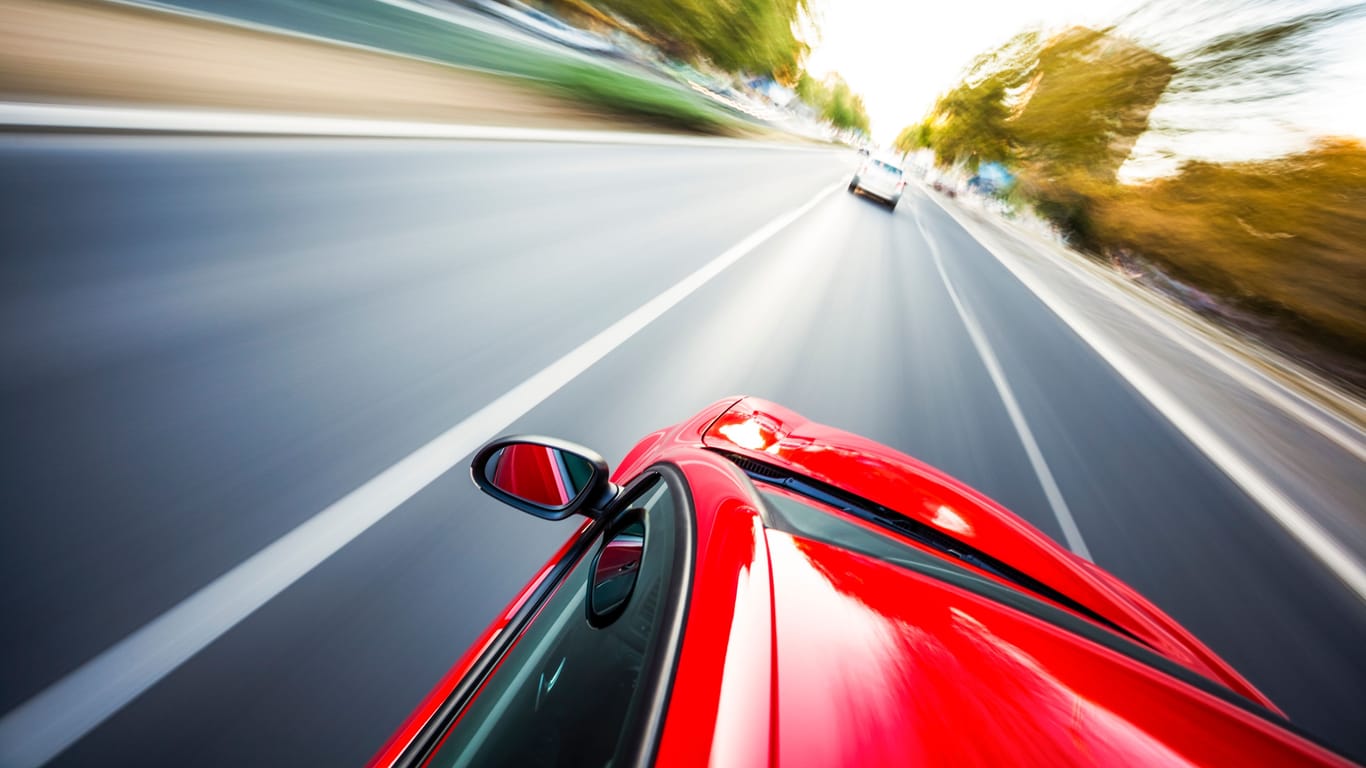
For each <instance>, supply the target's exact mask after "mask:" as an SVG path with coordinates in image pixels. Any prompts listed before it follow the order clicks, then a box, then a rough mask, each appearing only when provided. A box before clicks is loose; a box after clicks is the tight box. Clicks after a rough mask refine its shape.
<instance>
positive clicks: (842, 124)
mask: <svg viewBox="0 0 1366 768" xmlns="http://www.w3.org/2000/svg"><path fill="white" fill-rule="evenodd" d="M797 96H798V97H799V98H800V99H801V100H802V101H804V102H806V103H807V104H809V105H811V107H812V108H813V109H815V110H816V111H817V112H819V113H820V114H821V116H822V117H824V118H825V119H826V120H828V121H830V124H831V125H833V126H835V127H836V128H840V129H844V130H856V131H862V132H863V133H864V134H867V133H868V132H869V122H868V111H867V110H866V109H865V108H864V105H863V97H862V96H859V95H858V94H857V93H854V90H853V89H852V88H850V87H849V84H848V83H846V82H845V81H844V78H843V77H840V75H839V74H838V73H834V74H831V75H829V76H828V77H826V78H825V79H824V80H817V79H816V78H814V77H812V76H811V75H810V74H809V73H806V72H803V73H802V76H801V78H800V79H798V81H797Z"/></svg>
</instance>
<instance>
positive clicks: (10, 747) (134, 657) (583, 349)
mask: <svg viewBox="0 0 1366 768" xmlns="http://www.w3.org/2000/svg"><path fill="white" fill-rule="evenodd" d="M838 188H839V187H838V186H835V187H830V188H827V189H825V190H822V191H821V192H820V193H819V194H817V195H816V196H815V197H813V198H812V199H811V200H809V201H808V202H806V203H804V204H803V205H801V206H800V207H798V208H796V209H794V210H792V211H789V212H787V213H784V214H783V215H781V216H779V217H777V218H775V219H773V220H772V221H770V222H768V223H767V224H765V225H764V226H762V227H760V228H759V229H758V230H756V231H755V232H753V233H752V234H750V235H749V236H747V237H745V238H744V239H743V240H741V241H740V242H738V243H736V244H735V245H733V246H731V247H730V248H729V249H728V250H726V251H725V252H724V253H722V254H721V255H719V256H717V257H716V258H715V259H712V260H711V261H710V262H708V263H707V264H706V265H704V266H703V267H701V268H700V269H698V270H697V271H696V272H693V273H692V274H690V275H688V276H687V277H685V278H683V280H681V281H679V282H678V283H677V284H676V285H674V286H673V287H671V288H669V289H667V290H665V291H664V292H663V293H661V294H659V295H658V296H656V297H654V298H653V299H651V300H650V301H648V302H646V303H645V304H644V305H643V306H641V307H640V308H638V309H636V310H635V311H633V312H631V313H630V314H629V315H626V316H625V317H623V318H622V319H620V320H618V321H617V322H615V323H613V324H612V325H611V326H610V327H608V328H607V329H606V330H604V331H602V332H601V333H599V334H598V335H596V336H594V337H593V338H591V339H589V340H588V341H586V342H584V343H583V344H581V345H579V346H578V347H577V348H575V349H574V350H572V351H570V352H569V353H568V354H566V355H565V356H563V357H561V358H560V359H559V360H556V361H555V362H553V363H551V364H550V365H549V366H547V367H546V368H544V369H543V370H541V371H540V372H538V373H536V374H535V375H533V376H532V377H531V378H529V379H527V380H526V381H523V382H522V383H521V384H518V385H517V386H516V387H513V388H512V389H510V390H508V391H507V392H506V393H504V394H503V395H502V396H501V397H499V398H498V399H496V400H494V401H493V402H491V403H489V404H488V405H485V406H484V407H483V408H481V409H479V410H478V411H476V412H475V413H473V414H472V415H470V416H469V417H468V418H466V419H465V420H464V421H462V422H460V423H459V424H456V425H455V426H454V427H451V428H450V429H449V430H447V431H446V432H444V433H442V434H441V435H439V436H438V437H436V438H435V439H434V440H432V441H431V442H429V443H427V444H426V445H423V446H422V447H420V448H418V449H417V450H416V451H413V452H412V453H411V454H409V455H408V456H407V457H405V458H404V459H402V460H401V461H399V462H398V463H397V464H394V465H393V466H392V467H389V468H388V469H386V470H384V471H383V472H381V473H380V474H378V475H376V476H375V477H374V478H372V479H371V480H369V481H368V482H366V483H365V484H364V485H362V486H360V487H359V488H357V489H356V490H354V491H352V492H351V493H349V494H347V495H346V496H344V497H342V498H341V499H340V500H338V501H336V502H335V503H333V504H332V505H331V506H329V507H327V508H326V509H324V510H322V511H321V512H319V513H318V514H316V515H314V516H313V517H312V518H311V519H309V520H308V521H307V522H305V523H303V524H302V525H300V526H299V527H297V528H295V529H294V530H292V531H290V532H289V533H287V534H285V535H284V536H282V537H280V538H279V539H277V540H276V541H275V542H273V543H272V544H270V545H269V546H267V547H266V548H265V549H262V550H261V551H260V552H257V553H256V554H255V555H252V556H251V557H250V558H248V559H247V560H245V561H244V562H242V563H241V564H240V565H237V566H236V567H234V568H233V569H232V570H230V571H228V572H227V573H225V574H223V575H222V576H220V577H218V578H217V579H216V580H214V581H213V582H212V583H210V584H209V585H208V586H206V587H204V588H203V589H200V590H199V591H198V592H195V593H194V594H193V595H191V596H189V597H188V598H186V599H185V600H183V601H181V602H180V603H179V604H178V605H176V606H175V607H173V608H171V609H170V610H168V611H167V612H166V613H164V614H162V615H161V616H159V617H157V618H156V619H155V620H153V621H152V622H151V623H149V624H147V625H146V626H144V627H142V628H141V629H139V630H137V631H136V632H134V633H132V634H131V635H129V636H128V637H126V638H124V639H123V640H121V641H119V642H118V643H116V644H115V645H113V646H112V647H110V648H109V649H107V650H105V651H104V652H103V653H101V654H100V655H98V656H96V657H95V658H93V659H91V660H90V661H88V662H86V663H85V664H83V665H82V666H80V667H79V668H77V669H76V670H75V671H73V672H72V673H70V674H69V675H67V676H66V677H64V678H62V679H61V680H59V681H57V682H56V683H54V684H53V685H51V686H49V687H48V688H47V689H45V690H43V691H42V692H41V693H39V694H37V695H36V696H34V697H33V698H31V699H29V700H28V701H26V702H24V703H23V704H21V705H20V706H18V707H16V708H15V709H13V710H11V711H10V712H9V713H7V714H6V715H5V716H4V718H3V719H0V765H3V766H5V767H6V768H30V767H32V766H39V765H42V764H43V763H45V762H47V761H48V760H51V759H52V758H53V757H55V756H57V755H58V754H60V753H61V752H62V750H64V749H66V748H67V747H69V746H71V745H72V744H73V743H75V742H76V741H77V740H78V739H80V738H81V737H82V736H84V735H85V734H87V733H89V732H90V731H91V730H92V729H94V728H95V727H96V726H98V725H99V724H100V723H102V722H104V721H105V720H106V719H108V718H109V717H110V716H111V715H113V714H114V713H115V712H117V711H118V710H120V709H121V708H123V707H124V706H125V705H126V704H128V702H130V701H132V700H133V699H134V698H136V697H137V696H138V695H140V694H141V693H142V692H144V691H146V690H147V689H148V688H150V687H152V686H153V685H155V684H156V683H157V682H158V681H159V680H161V679H162V678H164V677H165V676H166V675H168V674H170V673H171V672H172V671H174V670H175V669H176V668H177V667H179V666H180V665H181V664H182V663H184V662H185V661H186V660H187V659H189V658H190V657H191V656H194V655H195V654H196V653H198V652H199V651H200V650H202V649H203V648H204V647H205V646H207V645H208V644H209V643H211V642H213V641H214V640H215V639H217V638H218V637H220V636H221V635H222V634H223V633H225V632H227V631H228V630H229V629H231V628H232V627H233V626H235V625H236V624H237V623H238V622H240V621H242V620H243V619H245V618H246V617H247V616H249V615H251V613H252V612H254V611H255V610H256V609H258V608H260V607H261V606H262V605H264V604H265V603H266V602H268V601H269V600H270V599H271V598H273V597H275V596H276V595H278V594H279V593H280V592H282V591H284V590H285V589H286V588H287V587H289V586H290V585H291V584H293V583H294V582H295V581H297V580H298V579H299V578H300V577H302V576H303V575H304V574H306V573H308V572H309V571H311V570H312V569H313V568H315V567H316V566H317V565H318V564H319V563H321V562H323V561H324V560H326V559H327V558H328V557H330V556H331V555H332V554H333V553H335V552H336V551H337V550H339V549H341V548H342V547H343V546H345V545H346V544H347V543H349V542H350V541H351V540H352V539H355V538H356V537H357V536H359V535H360V534H362V533H364V532H365V530H366V529H368V528H369V527H370V526H372V525H374V524H375V523H377V522H379V521H380V520H381V519H383V518H384V517H385V516H386V515H388V514H389V513H390V512H392V511H393V510H394V509H396V508H397V507H398V506H399V505H400V504H402V503H404V502H405V501H407V500H408V499H410V498H412V497H413V496H414V495H415V494H416V493H417V492H418V491H421V490H422V489H423V488H425V487H426V486H427V485H428V484H430V483H431V482H432V481H434V480H436V479H437V478H438V477H440V476H441V475H443V474H445V473H446V472H448V471H450V470H451V469H452V468H454V467H455V466H456V465H457V464H459V463H460V462H461V461H462V460H463V459H464V458H465V457H466V456H468V455H469V454H470V453H471V452H473V451H474V450H475V449H476V448H478V447H479V445H481V444H482V443H483V442H484V441H486V440H488V439H490V438H492V437H493V436H495V435H496V434H497V433H499V432H500V431H502V430H504V429H506V428H507V427H508V426H509V425H511V424H512V423H513V422H514V421H516V420H517V419H519V418H521V417H522V416H523V415H525V414H526V413H527V412H529V411H530V410H531V409H532V408H535V407H536V406H537V405H539V404H540V403H542V402H543V401H545V400H546V399H547V398H549V397H550V396H551V395H553V394H554V393H555V392H557V391H558V390H559V389H560V388H561V387H563V386H564V385H566V384H568V383H569V382H570V381H572V380H573V379H574V378H575V377H576V376H578V375H579V374H580V373H583V372H584V371H586V370H587V369H588V368H589V367H591V366H592V365H594V364H595V363H597V362H598V361H599V360H601V359H602V358H604V357H606V356H607V354H608V353H610V352H612V351H613V350H614V349H616V348H617V347H619V346H621V345H622V344H624V343H625V342H626V341H627V340H628V339H630V338H631V337H632V336H634V335H635V334H636V333H638V332H639V331H640V330H641V329H643V328H645V327H646V326H647V325H649V324H650V323H651V322H653V321H654V320H655V319H657V318H658V317H659V316H660V315H663V314H664V313H665V312H667V311H669V310H670V309H671V308H673V307H674V306H676V305H677V304H678V303H679V302H681V301H683V299H685V298H687V297H688V296H689V295H691V294H692V293H693V292H694V291H696V290H697V289H698V288H701V287H702V286H703V285H705V284H706V283H707V282H708V281H710V280H711V279H712V278H714V277H716V276H717V275H719V274H720V273H721V272H723V271H724V270H725V269H726V268H727V267H729V266H731V265H732V264H734V263H735V262H737V261H739V260H740V259H741V258H742V257H743V256H745V255H746V254H748V253H749V252H751V251H753V250H754V249H755V248H756V247H758V246H759V245H760V244H762V243H763V242H764V241H766V240H768V239H769V238H771V237H773V236H774V235H775V234H777V233H778V232H779V231H780V230H782V229H783V228H785V227H787V226H788V225H790V224H791V223H792V222H794V221H796V220H797V219H798V218H800V217H801V216H803V215H804V214H806V213H807V212H808V211H810V210H811V209H812V208H814V207H815V206H816V205H817V204H818V203H820V201H822V200H824V199H825V198H826V197H828V196H829V195H830V193H832V192H834V191H835V190H836V189H838Z"/></svg>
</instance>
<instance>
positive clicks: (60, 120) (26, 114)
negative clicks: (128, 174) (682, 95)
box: [0, 101, 841, 152]
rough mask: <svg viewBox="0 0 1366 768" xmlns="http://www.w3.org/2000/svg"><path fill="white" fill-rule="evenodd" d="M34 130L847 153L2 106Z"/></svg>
mask: <svg viewBox="0 0 1366 768" xmlns="http://www.w3.org/2000/svg"><path fill="white" fill-rule="evenodd" d="M26 129H32V130H59V131H76V132H89V133H145V134H175V135H181V134H188V135H219V136H310V137H319V138H357V139H455V140H465V141H514V142H545V143H561V144H566V143H567V144H629V145H637V146H652V147H703V148H713V149H757V150H770V151H784V152H837V151H840V149H841V148H839V147H817V146H808V145H802V144H786V143H782V142H776V141H757V140H752V139H733V138H728V137H724V136H684V135H679V134H667V133H640V132H633V131H596V130H583V129H567V128H523V127H518V126H499V125H470V124H464V123H438V122H423V121H410V120H379V119H374V118H362V117H342V116H337V115H287V114H279V113H269V112H245V111H233V110H208V109H204V110H200V109H188V108H158V107H120V106H110V105H85V104H42V103H36V102H13V101H11V102H0V132H3V131H8V132H16V131H23V130H26Z"/></svg>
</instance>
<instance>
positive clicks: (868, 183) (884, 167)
mask: <svg viewBox="0 0 1366 768" xmlns="http://www.w3.org/2000/svg"><path fill="white" fill-rule="evenodd" d="M905 189H906V176H905V174H904V173H902V171H901V166H900V164H898V163H897V161H896V160H894V159H892V158H890V157H869V158H868V159H867V160H864V161H863V164H862V165H860V166H859V169H858V172H857V173H855V174H854V178H853V179H851V180H850V181H849V191H850V192H853V193H854V194H856V195H857V194H860V193H864V194H867V195H870V196H872V197H876V198H877V199H879V200H882V201H883V202H884V203H886V204H887V207H889V208H891V209H892V210H896V204H897V203H899V202H901V193H902V191H903V190H905Z"/></svg>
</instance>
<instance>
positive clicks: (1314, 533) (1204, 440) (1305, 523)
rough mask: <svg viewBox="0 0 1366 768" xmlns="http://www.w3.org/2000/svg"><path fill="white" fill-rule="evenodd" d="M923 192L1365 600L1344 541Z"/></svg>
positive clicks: (1361, 572)
mask: <svg viewBox="0 0 1366 768" xmlns="http://www.w3.org/2000/svg"><path fill="white" fill-rule="evenodd" d="M922 192H925V197H927V198H929V199H930V200H931V201H932V202H933V203H934V204H935V205H937V206H939V208H940V210H942V211H944V213H946V214H947V215H948V216H949V217H950V218H952V219H953V220H954V223H956V224H958V226H959V227H961V228H962V229H963V231H964V232H966V233H967V234H968V236H969V237H972V239H973V240H974V241H975V242H977V243H978V244H979V245H981V246H982V248H983V249H984V250H986V252H987V253H990V254H991V256H992V258H994V259H996V261H997V262H999V263H1000V264H1001V266H1003V267H1005V268H1006V270H1008V271H1009V272H1010V273H1011V274H1012V275H1014V276H1015V279H1016V280H1019V281H1020V283H1021V284H1022V285H1024V286H1025V287H1026V288H1027V289H1029V291H1030V292H1031V293H1033V294H1034V295H1035V296H1036V297H1037V298H1038V299H1039V301H1041V302H1043V304H1044V306H1046V307H1048V309H1049V310H1050V311H1051V312H1053V314H1054V315H1055V316H1057V318H1058V319H1059V320H1061V321H1062V322H1063V323H1064V324H1066V325H1067V326H1068V327H1069V328H1071V329H1072V332H1073V333H1075V334H1077V336H1078V337H1079V338H1080V339H1081V340H1082V341H1084V342H1086V344H1087V346H1089V347H1091V349H1092V350H1094V351H1095V353H1096V354H1097V355H1100V357H1101V359H1102V360H1104V361H1105V362H1106V363H1107V364H1109V366H1110V367H1111V368H1113V369H1114V371H1115V372H1116V373H1118V374H1119V375H1120V377H1121V378H1123V379H1124V380H1125V381H1127V382H1128V383H1129V386H1131V387H1133V388H1134V391H1136V392H1137V393H1138V394H1139V395H1140V396H1141V397H1143V399H1145V400H1147V401H1148V402H1149V404H1151V405H1152V406H1153V407H1154V408H1156V409H1157V412H1158V413H1161V414H1162V415H1163V417H1164V418H1166V419H1167V421H1168V422H1169V423H1170V424H1171V425H1172V426H1173V427H1175V428H1176V430H1177V431H1178V432H1180V433H1181V434H1182V435H1185V437H1186V439H1187V440H1189V441H1190V443H1191V444H1192V445H1194V446H1195V447H1196V449H1197V450H1199V451H1200V452H1201V453H1202V454H1204V455H1205V458H1207V459H1209V460H1210V462H1211V463H1213V464H1214V466H1216V467H1218V468H1219V470H1220V471H1221V472H1223V473H1224V475H1225V476H1227V477H1228V478H1229V479H1230V480H1232V481H1233V483H1234V484H1235V485H1237V486H1238V487H1239V488H1241V489H1242V490H1243V492H1244V493H1246V494H1247V495H1248V496H1249V497H1251V498H1252V500H1253V501H1255V502H1256V503H1257V505H1258V506H1260V507H1261V508H1262V509H1263V510H1265V511H1266V512H1267V514H1268V515H1270V516H1271V518H1272V519H1273V520H1275V521H1276V522H1277V523H1279V524H1280V526H1281V527H1282V528H1284V529H1285V530H1286V531H1287V532H1288V533H1290V535H1291V536H1293V537H1294V538H1295V539H1296V540H1298V541H1299V542H1300V544H1301V545H1303V546H1304V547H1305V548H1306V549H1308V550H1309V552H1310V554H1312V555H1314V557H1315V558H1317V559H1318V560H1319V562H1321V563H1322V564H1323V565H1324V566H1326V567H1327V568H1328V570H1329V571H1330V572H1331V573H1332V574H1333V575H1334V576H1335V577H1336V578H1337V579H1338V580H1339V581H1340V582H1342V583H1343V584H1344V585H1345V586H1347V588H1348V589H1350V590H1351V591H1352V592H1354V593H1355V594H1356V596H1357V597H1358V599H1360V600H1362V601H1363V602H1366V567H1363V565H1362V563H1360V562H1359V561H1358V560H1357V559H1356V557H1355V556H1353V555H1352V553H1351V552H1349V551H1347V549H1346V548H1345V547H1344V546H1343V545H1342V544H1341V543H1340V542H1338V541H1337V540H1336V539H1334V538H1333V537H1332V535H1330V534H1329V533H1328V532H1327V531H1326V530H1324V528H1323V526H1321V525H1319V523H1318V522H1317V521H1316V520H1314V519H1313V518H1312V517H1310V516H1309V514H1308V513H1306V512H1305V511H1304V510H1302V509H1300V508H1299V506H1297V505H1296V504H1295V503H1294V502H1293V501H1291V500H1290V499H1289V498H1288V497H1287V496H1286V495H1285V494H1283V493H1282V492H1281V491H1280V490H1279V489H1278V488H1276V486H1275V485H1274V484H1273V483H1271V481H1269V480H1267V479H1266V478H1264V477H1262V475H1261V473H1260V472H1258V471H1257V470H1256V469H1255V468H1254V467H1253V466H1252V465H1251V464H1249V463H1248V462H1247V461H1245V460H1244V459H1243V458H1242V456H1240V455H1239V454H1238V452H1237V451H1236V450H1234V448H1233V447H1232V446H1230V445H1229V444H1228V443H1227V442H1225V441H1224V439H1223V438H1221V437H1219V435H1218V434H1216V433H1215V432H1214V430H1212V429H1210V428H1209V427H1208V426H1206V425H1205V423H1204V421H1202V420H1201V419H1200V418H1199V417H1197V416H1196V415H1195V414H1194V413H1193V412H1192V411H1190V410H1189V409H1188V408H1186V406H1185V405H1183V404H1182V403H1181V401H1180V399H1178V398H1177V397H1176V396H1175V395H1173V394H1171V392H1169V391H1168V390H1167V388H1166V387H1165V386H1163V385H1162V384H1160V383H1158V382H1157V380H1156V379H1154V378H1153V377H1151V376H1149V375H1148V374H1147V373H1146V372H1144V371H1143V370H1142V368H1141V367H1140V366H1139V365H1138V364H1137V363H1135V362H1133V360H1131V359H1130V358H1129V357H1128V356H1127V355H1125V354H1124V353H1123V352H1121V351H1120V350H1119V349H1118V348H1117V347H1116V346H1115V345H1113V344H1111V343H1110V342H1109V340H1108V339H1106V338H1105V337H1104V334H1102V333H1100V332H1099V331H1096V330H1095V329H1093V328H1092V327H1091V325H1090V324H1089V323H1087V322H1086V321H1084V320H1082V319H1081V318H1080V317H1079V316H1078V315H1077V314H1076V313H1075V312H1074V311H1073V310H1072V309H1071V308H1070V307H1069V306H1068V305H1067V304H1066V303H1065V302H1063V301H1062V300H1061V299H1059V298H1058V297H1057V296H1056V295H1055V294H1054V293H1053V292H1052V291H1051V290H1049V289H1048V288H1045V287H1044V286H1043V285H1042V281H1041V280H1040V279H1038V278H1036V277H1035V276H1033V275H1031V274H1029V272H1028V271H1027V270H1024V269H1023V268H1020V267H1018V266H1016V265H1013V264H1011V263H1010V262H1011V260H1010V259H1008V258H1003V257H1002V256H1001V255H1000V254H998V253H997V252H996V249H995V248H993V247H991V246H990V245H988V244H987V243H984V242H982V241H981V240H979V239H978V238H977V236H976V235H974V234H973V232H972V230H971V229H970V228H968V227H967V226H965V225H964V224H963V223H962V222H961V221H959V220H958V217H957V216H954V215H953V212H952V211H950V210H948V208H946V207H945V206H944V205H943V204H942V203H940V202H939V201H938V200H935V199H934V196H933V195H932V194H931V193H929V192H927V191H925V190H924V189H923V188H922Z"/></svg>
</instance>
